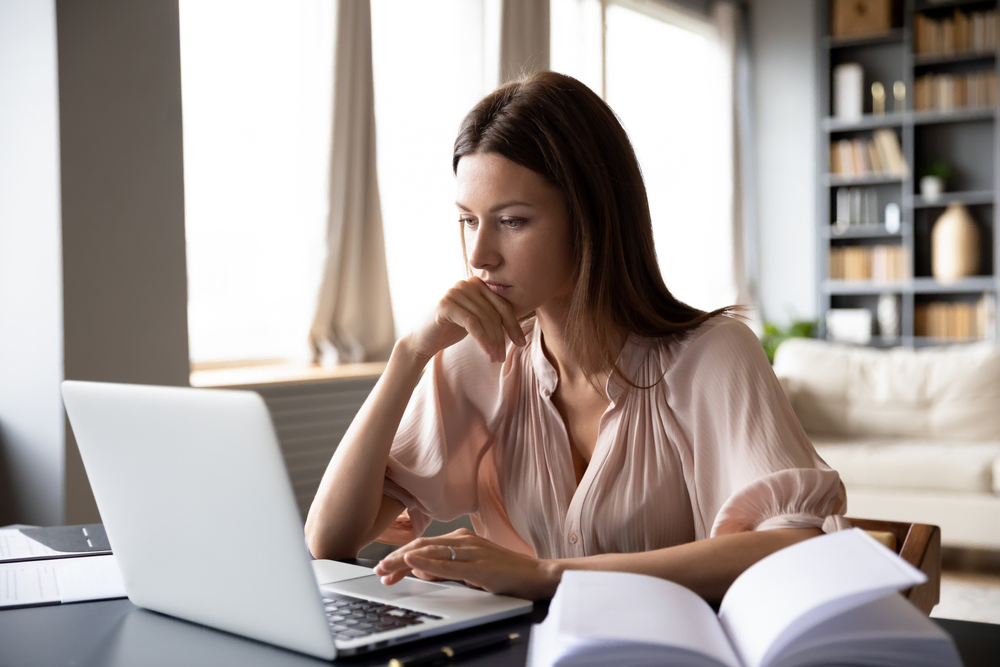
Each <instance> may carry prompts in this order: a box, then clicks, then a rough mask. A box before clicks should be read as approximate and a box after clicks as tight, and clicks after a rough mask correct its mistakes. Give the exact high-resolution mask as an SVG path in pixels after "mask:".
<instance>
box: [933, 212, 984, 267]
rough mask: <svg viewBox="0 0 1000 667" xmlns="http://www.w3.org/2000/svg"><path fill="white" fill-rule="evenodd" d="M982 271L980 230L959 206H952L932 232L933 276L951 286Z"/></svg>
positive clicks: (937, 221)
mask: <svg viewBox="0 0 1000 667" xmlns="http://www.w3.org/2000/svg"><path fill="white" fill-rule="evenodd" d="M978 271H979V228H978V227H977V226H976V221H975V220H974V219H973V218H972V215H971V214H970V213H969V209H967V208H965V206H964V205H963V204H961V203H960V202H954V201H953V202H951V203H950V204H948V208H946V209H945V211H944V213H942V214H941V217H939V218H938V219H937V220H936V221H935V222H934V228H933V229H932V230H931V274H932V275H933V276H934V278H935V280H939V281H941V282H952V281H955V280H959V279H960V278H966V277H968V276H974V275H976V273H977V272H978Z"/></svg>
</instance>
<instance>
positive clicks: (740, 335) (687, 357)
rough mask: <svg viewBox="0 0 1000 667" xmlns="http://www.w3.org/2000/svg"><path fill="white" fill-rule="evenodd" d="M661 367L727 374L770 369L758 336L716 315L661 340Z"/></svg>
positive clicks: (730, 320)
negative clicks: (673, 336) (680, 333)
mask: <svg viewBox="0 0 1000 667" xmlns="http://www.w3.org/2000/svg"><path fill="white" fill-rule="evenodd" d="M661 348H662V349H664V350H665V351H666V352H667V354H665V355H662V358H663V361H664V368H663V370H664V371H666V372H678V373H684V372H695V371H696V370H697V372H698V373H699V374H705V373H708V374H715V373H721V374H730V373H734V372H740V371H743V372H747V371H751V370H756V371H760V370H762V369H764V368H768V369H769V368H770V363H769V362H768V361H767V355H766V353H765V352H764V347H763V346H762V345H761V343H760V340H759V339H758V338H757V335H756V334H755V333H754V332H753V331H752V330H751V329H750V327H748V326H747V325H746V324H744V323H743V322H741V321H740V320H738V319H736V318H734V317H732V316H730V315H725V314H723V315H716V316H715V317H712V318H710V319H708V320H706V321H705V322H703V323H702V324H700V325H699V326H697V327H695V328H694V329H691V330H690V331H688V332H686V333H684V334H682V335H681V336H678V337H675V338H671V339H662V342H661Z"/></svg>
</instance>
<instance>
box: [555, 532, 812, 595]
mask: <svg viewBox="0 0 1000 667" xmlns="http://www.w3.org/2000/svg"><path fill="white" fill-rule="evenodd" d="M821 534H822V531H821V530H819V529H818V528H787V529H779V530H764V531H755V532H746V533H736V534H732V535H721V536H719V537H711V538H708V539H704V540H698V541H697V542H689V543H687V544H680V545H678V546H675V547H668V548H666V549H657V550H656V551H646V552H642V553H630V554H601V555H598V556H586V557H582V558H565V559H558V560H551V561H548V563H547V567H548V570H549V576H548V577H547V580H548V586H550V587H551V590H548V591H546V593H547V596H551V595H553V594H555V589H556V586H558V584H559V580H560V579H561V578H562V573H563V572H565V571H566V570H614V571H619V572H635V573H638V574H649V575H652V576H655V577H661V578H663V579H668V580H670V581H673V582H674V583H677V584H680V585H681V586H684V587H686V588H690V589H691V590H692V591H694V592H695V593H698V594H699V595H701V596H702V597H703V598H705V599H706V600H710V601H713V602H717V601H719V600H721V599H722V596H723V595H725V594H726V591H727V590H728V589H729V586H730V585H731V584H732V583H733V581H735V580H736V577H738V576H739V575H740V574H742V573H743V571H744V570H746V569H747V568H748V567H750V566H751V565H753V564H754V563H756V562H757V561H759V560H760V559H762V558H764V557H765V556H768V555H770V554H772V553H774V552H775V551H778V550H779V549H783V548H784V547H787V546H790V545H792V544H795V543H796V542H801V541H802V540H804V539H807V538H810V537H815V536H817V535H821Z"/></svg>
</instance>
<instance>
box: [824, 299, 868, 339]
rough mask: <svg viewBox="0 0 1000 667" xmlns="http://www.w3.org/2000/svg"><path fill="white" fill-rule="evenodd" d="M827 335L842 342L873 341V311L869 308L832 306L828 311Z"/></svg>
mask: <svg viewBox="0 0 1000 667" xmlns="http://www.w3.org/2000/svg"><path fill="white" fill-rule="evenodd" d="M826 337H827V339H829V340H835V341H838V342H841V343H856V344H857V345H868V344H869V343H870V342H872V311H870V310H868V309H867V308H831V309H830V310H828V311H826Z"/></svg>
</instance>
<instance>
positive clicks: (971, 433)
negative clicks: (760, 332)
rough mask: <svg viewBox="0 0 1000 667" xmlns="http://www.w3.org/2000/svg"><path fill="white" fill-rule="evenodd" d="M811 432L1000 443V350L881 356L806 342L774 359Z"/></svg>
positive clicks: (786, 346) (988, 346)
mask: <svg viewBox="0 0 1000 667" xmlns="http://www.w3.org/2000/svg"><path fill="white" fill-rule="evenodd" d="M774 371H775V373H776V374H777V375H778V377H779V379H780V380H781V381H782V386H783V387H784V388H785V391H786V393H787V394H788V397H789V400H790V401H791V403H792V407H793V408H794V409H795V413H796V415H798V418H799V421H800V422H802V426H803V427H805V429H806V431H807V432H810V433H832V434H839V435H848V436H851V435H854V436H862V435H866V436H867V435H874V436H899V437H908V438H920V439H943V440H946V441H949V442H950V441H953V440H988V441H1000V347H998V346H997V345H996V344H993V343H976V344H974V345H958V346H950V347H938V348H924V349H919V350H914V349H912V348H902V347H901V348H894V349H890V350H877V349H872V348H864V347H856V346H851V345H843V344H838V343H830V342H827V341H821V340H813V339H806V338H792V339H789V340H787V341H785V342H784V343H782V344H781V345H780V346H779V347H778V350H777V352H776V353H775V359H774Z"/></svg>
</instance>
